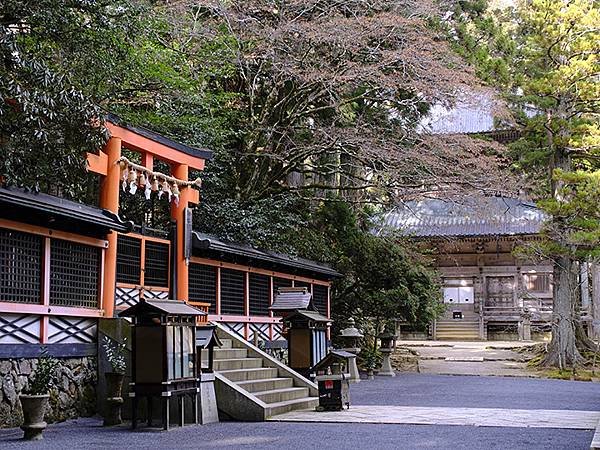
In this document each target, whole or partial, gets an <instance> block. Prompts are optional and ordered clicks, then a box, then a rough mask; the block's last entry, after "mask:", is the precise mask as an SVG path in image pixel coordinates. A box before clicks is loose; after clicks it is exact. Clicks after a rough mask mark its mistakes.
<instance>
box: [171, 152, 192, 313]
mask: <svg viewBox="0 0 600 450" xmlns="http://www.w3.org/2000/svg"><path fill="white" fill-rule="evenodd" d="M171 175H172V176H173V177H175V178H177V179H179V180H186V181H187V179H188V166H187V164H175V165H173V167H172V168H171ZM191 190H192V189H191V188H190V187H183V188H181V189H180V194H179V204H178V205H176V204H175V203H174V202H173V203H172V204H171V218H172V219H173V220H175V223H176V229H177V245H176V247H175V248H174V249H173V251H174V252H175V265H176V267H177V279H176V280H173V281H174V282H176V283H177V297H178V300H184V301H186V302H187V301H188V300H189V289H188V283H189V279H188V265H189V261H188V260H187V258H186V257H185V253H184V249H185V217H184V214H185V208H187V207H188V205H189V201H190V195H191Z"/></svg>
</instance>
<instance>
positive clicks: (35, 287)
mask: <svg viewBox="0 0 600 450" xmlns="http://www.w3.org/2000/svg"><path fill="white" fill-rule="evenodd" d="M107 126H108V129H109V131H110V135H111V137H110V140H109V141H108V143H107V144H106V146H105V147H104V148H103V149H101V150H100V151H98V152H97V153H95V154H88V156H87V160H88V170H89V171H90V172H92V173H95V174H97V175H98V177H99V186H100V192H99V204H98V206H88V205H82V204H79V203H75V202H72V201H68V200H65V199H61V198H57V197H54V196H50V195H45V194H41V193H33V192H26V191H24V190H20V189H16V188H7V187H0V269H1V270H0V358H3V357H26V356H27V355H29V356H32V357H35V356H37V355H39V347H40V344H48V345H49V348H50V347H51V353H52V352H54V353H57V352H58V353H60V355H61V356H68V355H70V354H73V355H78V354H89V352H92V347H93V348H94V350H95V345H96V344H95V343H96V340H97V323H98V319H100V318H112V317H116V315H117V314H118V313H119V312H120V311H121V310H124V309H126V308H128V307H129V306H132V305H134V304H135V303H137V302H138V301H139V300H140V298H142V297H143V298H147V299H165V298H171V299H178V300H182V301H184V302H187V303H189V304H191V305H194V306H196V307H198V308H200V309H202V310H204V311H206V312H208V314H209V315H208V316H207V320H209V321H218V322H221V323H223V324H225V325H226V326H227V327H229V328H230V329H231V330H233V331H235V332H236V333H238V334H239V335H241V336H243V337H244V338H246V339H253V338H254V337H255V336H257V337H258V338H259V339H260V340H265V341H266V340H277V339H279V338H280V336H281V323H280V317H277V316H274V315H273V313H272V312H271V311H269V306H270V304H271V302H272V300H273V296H274V292H275V291H276V289H277V288H278V287H280V286H305V287H307V288H308V289H309V290H310V291H311V292H312V294H313V296H314V300H315V303H316V304H317V305H318V308H319V311H320V312H321V313H322V314H324V315H327V316H328V315H329V310H330V306H329V295H330V293H329V291H330V284H331V280H332V278H333V277H335V276H337V274H336V272H334V271H333V270H332V269H330V268H328V267H326V266H322V265H319V264H317V263H314V262H312V261H306V260H302V259H297V258H293V257H290V256H287V255H279V254H272V253H267V252H262V251H259V250H256V249H253V248H249V247H244V246H239V245H234V244H230V243H225V242H222V241H220V240H218V239H215V238H214V237H211V236H206V235H202V234H200V233H196V232H194V231H193V230H192V220H191V214H192V209H193V207H194V206H195V205H196V204H198V202H199V201H200V196H199V191H198V190H197V189H196V188H197V187H198V186H199V182H198V181H191V180H189V179H188V178H189V177H190V175H191V174H192V173H193V171H199V170H202V169H203V168H204V164H205V161H206V160H207V159H209V158H210V157H211V152H210V151H207V150H201V149H196V148H192V147H188V146H185V145H182V144H180V143H177V142H174V141H172V140H170V139H168V138H165V137H164V136H161V135H158V134H156V133H154V132H152V131H150V130H147V129H144V128H138V127H131V126H128V125H125V124H123V123H122V122H121V121H120V120H119V119H118V118H115V117H109V119H108V121H107ZM125 151H127V154H131V152H133V153H135V154H137V156H138V158H137V159H136V161H137V163H133V162H130V161H129V160H127V159H126V158H124V152H125ZM156 161H161V164H162V166H161V167H164V164H165V163H166V164H167V165H168V167H169V168H170V171H169V173H157V172H154V164H155V162H156ZM142 175H143V176H142ZM133 185H135V188H134V187H133ZM130 186H131V190H132V192H133V193H135V192H136V191H137V194H138V196H139V195H141V200H143V195H144V191H146V192H145V193H146V194H147V195H148V196H150V195H156V194H157V192H155V191H159V192H160V191H162V193H163V194H164V196H163V200H162V201H165V202H169V203H170V217H171V221H172V223H173V226H172V231H171V232H170V233H165V234H163V235H161V234H156V233H154V234H148V233H145V232H144V231H143V230H144V228H143V227H139V226H136V225H134V224H133V223H131V222H124V221H123V220H121V218H120V217H119V213H120V208H119V206H120V205H119V198H120V195H121V191H122V190H128V191H129V190H130ZM167 196H168V199H167ZM147 198H148V197H147ZM3 344H9V345H3ZM14 344H24V345H20V346H15V345H14ZM55 344H57V345H62V346H63V347H61V348H62V350H60V351H58V350H56V349H57V348H58V347H56V345H55ZM52 348H53V349H54V350H52ZM65 352H66V353H65ZM86 352H87V353H86Z"/></svg>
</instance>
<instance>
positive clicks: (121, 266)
mask: <svg viewBox="0 0 600 450" xmlns="http://www.w3.org/2000/svg"><path fill="white" fill-rule="evenodd" d="M141 261H142V241H141V240H140V239H136V238H133V237H130V236H123V235H119V238H118V239H117V282H119V283H129V284H135V285H139V284H140V283H141V281H140V276H141V267H142V266H141Z"/></svg>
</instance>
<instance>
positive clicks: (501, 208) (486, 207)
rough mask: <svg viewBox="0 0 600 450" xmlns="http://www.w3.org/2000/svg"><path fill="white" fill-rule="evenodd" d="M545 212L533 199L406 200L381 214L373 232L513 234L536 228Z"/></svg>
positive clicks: (437, 234) (428, 234)
mask: <svg viewBox="0 0 600 450" xmlns="http://www.w3.org/2000/svg"><path fill="white" fill-rule="evenodd" d="M545 219H546V215H545V214H544V213H543V212H542V211H541V210H540V209H538V208H537V207H536V206H535V205H534V204H533V203H528V202H524V201H522V200H518V199H514V198H508V197H478V198H468V199H463V200H461V201H460V202H459V201H449V200H441V199H425V200H420V201H411V202H406V203H405V204H403V205H401V206H398V207H396V208H394V209H393V210H392V211H390V212H388V213H386V214H385V215H383V218H382V220H381V225H380V226H378V227H377V228H378V230H376V231H377V234H385V233H386V230H387V231H390V230H398V231H400V232H401V233H402V234H404V235H407V236H415V237H470V236H513V235H529V234H537V233H539V232H540V230H541V227H542V224H543V222H544V220H545Z"/></svg>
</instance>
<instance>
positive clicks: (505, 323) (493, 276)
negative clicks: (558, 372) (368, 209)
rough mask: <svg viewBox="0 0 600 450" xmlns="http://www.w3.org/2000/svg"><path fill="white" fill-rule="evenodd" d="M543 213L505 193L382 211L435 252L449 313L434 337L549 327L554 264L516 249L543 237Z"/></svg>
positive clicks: (503, 334)
mask: <svg viewBox="0 0 600 450" xmlns="http://www.w3.org/2000/svg"><path fill="white" fill-rule="evenodd" d="M544 218H545V217H544V214H543V213H542V212H541V211H540V210H539V209H537V208H536V207H535V205H533V204H531V203H527V202H523V201H520V200H518V199H514V198H507V197H485V198H477V199H462V200H461V201H460V202H456V201H449V200H441V199H426V200H423V201H418V202H417V201H415V202H409V203H407V204H405V205H404V206H402V207H399V208H396V209H395V210H393V211H391V212H389V213H388V214H387V215H386V216H385V226H386V227H389V228H392V229H396V230H400V231H401V232H402V233H403V234H405V235H407V236H410V237H411V238H412V239H414V240H415V241H417V242H419V243H420V245H421V246H423V247H424V248H427V249H430V250H432V251H433V253H434V256H435V262H436V266H437V268H438V270H439V271H440V273H441V275H442V284H443V292H442V301H443V302H444V304H445V306H446V311H445V313H444V315H443V316H442V317H440V318H439V319H438V320H437V321H435V322H434V323H432V324H431V326H430V330H429V335H430V337H432V338H434V339H494V338H502V339H507V338H508V339H510V338H521V339H525V338H530V337H531V332H533V334H534V335H535V332H536V331H537V332H540V333H545V332H547V331H549V329H550V321H551V316H552V271H553V267H552V265H551V264H550V263H549V262H546V263H540V262H533V261H528V260H526V259H521V258H518V257H517V256H515V255H516V254H515V252H514V250H515V249H516V248H517V247H527V245H529V244H530V243H532V242H533V241H535V240H536V239H538V237H537V235H538V233H539V231H540V229H541V226H542V223H543V221H544ZM528 330H530V331H528ZM534 337H535V336H534Z"/></svg>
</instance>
